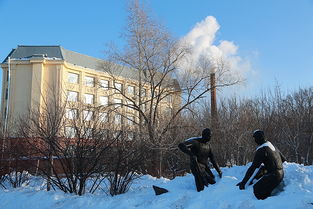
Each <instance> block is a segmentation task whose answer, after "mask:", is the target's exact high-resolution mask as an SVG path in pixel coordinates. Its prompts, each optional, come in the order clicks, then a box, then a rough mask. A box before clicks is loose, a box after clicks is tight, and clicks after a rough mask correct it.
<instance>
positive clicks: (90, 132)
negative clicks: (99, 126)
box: [84, 128, 93, 139]
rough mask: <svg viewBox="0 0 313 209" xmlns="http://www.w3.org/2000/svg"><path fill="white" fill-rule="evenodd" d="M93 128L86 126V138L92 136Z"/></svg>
mask: <svg viewBox="0 0 313 209" xmlns="http://www.w3.org/2000/svg"><path fill="white" fill-rule="evenodd" d="M92 131H93V130H92V128H85V134H84V138H85V139H90V138H92Z"/></svg>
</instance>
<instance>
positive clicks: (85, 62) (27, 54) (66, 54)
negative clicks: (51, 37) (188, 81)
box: [2, 45, 179, 88]
mask: <svg viewBox="0 0 313 209" xmlns="http://www.w3.org/2000/svg"><path fill="white" fill-rule="evenodd" d="M9 57H10V59H12V60H29V59H31V58H34V57H42V58H45V59H52V60H64V61H66V62H67V63H71V64H73V65H77V66H80V67H85V68H89V69H93V70H96V71H102V72H107V71H106V70H105V69H104V66H105V65H104V64H110V68H111V69H113V70H112V72H110V73H113V74H114V75H115V76H122V77H124V78H129V79H134V80H138V71H137V70H135V69H132V68H127V67H123V66H120V65H116V64H113V63H108V62H106V61H104V60H102V59H98V58H95V57H91V56H87V55H84V54H80V53H77V52H74V51H71V50H67V49H64V48H63V47H62V46H59V45H55V46H29V45H18V47H17V48H16V49H12V51H11V52H10V53H9V55H8V56H7V57H6V58H5V59H4V61H3V62H2V64H4V63H7V61H8V58H9ZM106 66H108V65H106ZM169 82H170V83H172V82H174V85H175V86H176V88H177V87H178V86H179V85H178V83H177V80H175V79H169ZM178 88H179V87H178Z"/></svg>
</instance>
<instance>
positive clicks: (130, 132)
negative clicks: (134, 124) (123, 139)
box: [127, 131, 135, 141]
mask: <svg viewBox="0 0 313 209" xmlns="http://www.w3.org/2000/svg"><path fill="white" fill-rule="evenodd" d="M127 139H128V140H130V141H132V140H134V139H135V133H134V132H132V131H129V132H127Z"/></svg>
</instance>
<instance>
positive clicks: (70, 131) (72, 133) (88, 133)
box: [65, 126, 135, 140]
mask: <svg viewBox="0 0 313 209" xmlns="http://www.w3.org/2000/svg"><path fill="white" fill-rule="evenodd" d="M93 131H94V130H93V129H92V128H86V129H85V130H84V133H83V137H84V138H92V137H93ZM97 132H98V133H97V134H98V135H99V134H101V135H102V136H103V138H104V139H105V138H106V137H108V136H109V130H107V129H103V130H98V131H97ZM101 132H102V133H101ZM65 137H66V138H75V137H77V132H76V129H75V128H74V127H71V126H66V127H65ZM113 137H114V138H117V139H120V138H122V137H124V138H126V139H128V140H133V139H134V138H135V132H133V131H114V132H113Z"/></svg>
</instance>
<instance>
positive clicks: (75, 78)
mask: <svg viewBox="0 0 313 209" xmlns="http://www.w3.org/2000/svg"><path fill="white" fill-rule="evenodd" d="M67 78H68V82H69V83H73V84H78V83H79V74H76V73H70V72H69V73H68V76H67ZM84 81H85V82H84V83H85V86H88V87H95V78H94V77H91V76H85V77H84ZM109 83H110V82H109V80H104V79H99V85H100V88H102V89H106V90H108V89H109ZM114 88H115V89H116V90H117V91H118V92H122V91H123V84H122V83H119V82H115V83H114ZM127 93H128V94H130V95H134V94H135V86H132V85H128V86H127ZM142 96H146V89H144V88H143V89H142Z"/></svg>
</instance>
